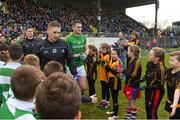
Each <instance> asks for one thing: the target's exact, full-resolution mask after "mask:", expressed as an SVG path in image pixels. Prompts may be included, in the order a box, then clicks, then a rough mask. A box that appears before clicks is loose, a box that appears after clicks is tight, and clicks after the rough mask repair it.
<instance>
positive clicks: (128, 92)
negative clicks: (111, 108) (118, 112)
mask: <svg viewBox="0 0 180 120" xmlns="http://www.w3.org/2000/svg"><path fill="white" fill-rule="evenodd" d="M139 52H140V49H139V47H138V46H136V45H131V46H129V47H128V52H127V55H128V57H129V61H128V63H127V68H126V70H124V71H123V73H124V74H125V75H126V85H125V87H124V94H125V96H126V99H127V106H126V118H125V119H136V114H137V108H136V99H137V98H140V91H139V83H138V80H139V79H140V77H141V71H142V67H141V64H140V61H139Z"/></svg>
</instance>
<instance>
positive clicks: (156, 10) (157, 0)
mask: <svg viewBox="0 0 180 120" xmlns="http://www.w3.org/2000/svg"><path fill="white" fill-rule="evenodd" d="M158 9H159V0H156V4H155V27H154V35H156V32H157V19H158Z"/></svg>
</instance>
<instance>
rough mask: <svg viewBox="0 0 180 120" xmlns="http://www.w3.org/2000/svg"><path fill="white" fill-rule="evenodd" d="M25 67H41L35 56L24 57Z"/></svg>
mask: <svg viewBox="0 0 180 120" xmlns="http://www.w3.org/2000/svg"><path fill="white" fill-rule="evenodd" d="M23 62H24V65H32V66H36V67H39V58H38V57H37V56H36V55H34V54H28V55H26V56H25V57H24V60H23Z"/></svg>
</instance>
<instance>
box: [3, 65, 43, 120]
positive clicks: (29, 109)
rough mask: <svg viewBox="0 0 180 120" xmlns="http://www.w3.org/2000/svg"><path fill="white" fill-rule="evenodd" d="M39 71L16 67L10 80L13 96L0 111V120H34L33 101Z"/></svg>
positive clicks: (34, 68)
mask: <svg viewBox="0 0 180 120" xmlns="http://www.w3.org/2000/svg"><path fill="white" fill-rule="evenodd" d="M40 73H41V71H40V69H38V68H36V67H34V66H30V65H22V66H20V67H18V68H17V69H16V70H15V71H14V73H13V75H12V78H11V88H12V91H13V94H14V96H13V97H10V98H8V99H7V101H6V102H5V103H4V104H3V106H2V108H1V109H0V119H24V120H34V119H35V118H34V116H33V114H34V112H33V110H34V108H35V106H34V103H33V102H34V100H35V93H36V87H37V86H38V85H39V84H40V83H41V78H42V74H40Z"/></svg>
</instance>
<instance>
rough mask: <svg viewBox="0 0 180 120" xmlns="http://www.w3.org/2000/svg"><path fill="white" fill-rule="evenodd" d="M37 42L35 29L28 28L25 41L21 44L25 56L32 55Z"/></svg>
mask: <svg viewBox="0 0 180 120" xmlns="http://www.w3.org/2000/svg"><path fill="white" fill-rule="evenodd" d="M37 42H38V41H37V40H36V39H35V38H34V28H33V27H32V26H28V27H27V29H26V33H25V39H24V40H23V41H22V42H21V43H20V44H21V45H22V47H23V53H24V55H27V54H32V53H33V52H34V49H35V47H36V44H37Z"/></svg>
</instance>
